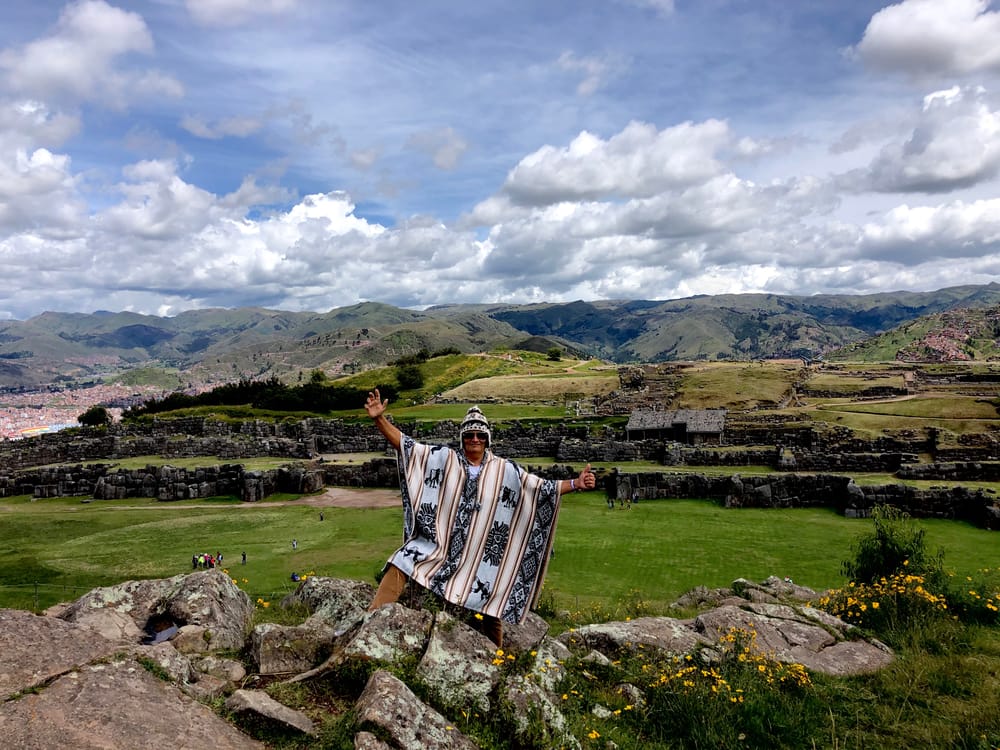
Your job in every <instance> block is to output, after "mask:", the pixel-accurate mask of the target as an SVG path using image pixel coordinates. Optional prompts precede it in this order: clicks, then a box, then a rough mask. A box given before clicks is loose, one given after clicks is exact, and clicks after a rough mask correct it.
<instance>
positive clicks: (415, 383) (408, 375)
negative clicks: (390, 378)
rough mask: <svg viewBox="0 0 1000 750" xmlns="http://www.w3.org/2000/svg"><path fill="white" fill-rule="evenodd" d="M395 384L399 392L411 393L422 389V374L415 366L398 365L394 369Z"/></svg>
mask: <svg viewBox="0 0 1000 750" xmlns="http://www.w3.org/2000/svg"><path fill="white" fill-rule="evenodd" d="M396 382H397V383H399V389H400V390H401V391H412V390H415V389H417V388H422V387H423V385H424V374H423V373H422V372H420V368H419V367H417V365H400V366H399V367H397V368H396Z"/></svg>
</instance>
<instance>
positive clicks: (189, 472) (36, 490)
mask: <svg viewBox="0 0 1000 750" xmlns="http://www.w3.org/2000/svg"><path fill="white" fill-rule="evenodd" d="M323 486H324V480H323V474H322V472H321V471H317V470H315V469H310V468H306V467H305V466H294V465H290V466H283V467H280V468H278V469H271V470H268V471H247V470H246V469H245V468H244V467H243V466H242V465H240V464H221V465H215V466H203V467H198V468H196V469H184V468H178V467H175V466H146V467H145V468H143V469H119V468H117V467H115V466H114V465H112V464H88V465H79V464H78V465H76V466H60V467H51V468H42V469H35V470H26V471H21V472H16V473H14V474H11V475H0V497H12V496H15V495H31V496H32V497H34V498H36V499H42V498H47V497H80V496H83V497H92V498H93V499H95V500H123V499H125V498H130V497H152V498H156V499H157V500H163V501H171V500H194V499H198V498H206V497H218V496H225V495H234V496H236V497H239V498H240V499H241V500H243V501H245V502H255V501H258V500H262V499H263V498H265V497H267V496H268V495H273V494H274V493H276V492H289V493H295V494H309V493H312V492H317V491H319V490H321V489H322V488H323Z"/></svg>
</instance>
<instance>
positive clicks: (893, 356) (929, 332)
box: [827, 305, 1000, 362]
mask: <svg viewBox="0 0 1000 750" xmlns="http://www.w3.org/2000/svg"><path fill="white" fill-rule="evenodd" d="M827 359H829V360H831V361H843V360H857V361H862V362H886V361H892V360H898V361H900V362H961V361H970V360H972V361H983V360H991V359H992V360H997V359H1000V305H994V306H993V307H986V308H958V309H955V310H948V311H946V312H941V313H933V314H931V315H924V316H921V317H919V318H917V319H916V320H912V321H908V322H906V323H903V324H902V325H900V326H897V327H896V328H893V329H892V330H891V331H886V332H885V333H882V334H879V335H877V336H874V337H873V338H870V339H868V340H866V341H862V342H858V343H855V344H850V345H848V346H846V347H843V348H842V349H839V350H837V351H834V352H831V353H830V354H829V355H828V356H827Z"/></svg>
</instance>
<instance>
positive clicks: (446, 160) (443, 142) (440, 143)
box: [407, 127, 469, 170]
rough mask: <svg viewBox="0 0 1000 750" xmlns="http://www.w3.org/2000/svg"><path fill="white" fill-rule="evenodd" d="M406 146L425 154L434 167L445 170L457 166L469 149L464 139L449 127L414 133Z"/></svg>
mask: <svg viewBox="0 0 1000 750" xmlns="http://www.w3.org/2000/svg"><path fill="white" fill-rule="evenodd" d="M407 146H409V147H410V148H413V149H416V150H417V151H421V152H423V153H425V154H427V155H428V156H430V157H431V160H432V161H433V162H434V166H435V167H437V168H438V169H445V170H451V169H454V168H455V167H456V166H458V162H459V160H460V159H461V158H462V154H464V153H465V152H466V151H467V150H468V148H469V144H468V143H466V141H465V139H464V138H462V136H460V135H459V134H458V133H457V132H455V130H454V128H450V127H445V128H439V129H437V130H426V131H424V132H422V133H415V134H414V135H412V136H410V138H409V140H408V141H407Z"/></svg>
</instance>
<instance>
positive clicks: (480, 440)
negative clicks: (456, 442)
mask: <svg viewBox="0 0 1000 750" xmlns="http://www.w3.org/2000/svg"><path fill="white" fill-rule="evenodd" d="M487 440H489V436H488V435H487V434H486V433H485V432H466V433H464V434H463V435H462V449H463V450H464V451H465V457H466V458H467V459H469V461H470V462H472V463H478V462H479V460H480V459H481V458H482V457H483V454H484V453H485V452H486V441H487Z"/></svg>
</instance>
